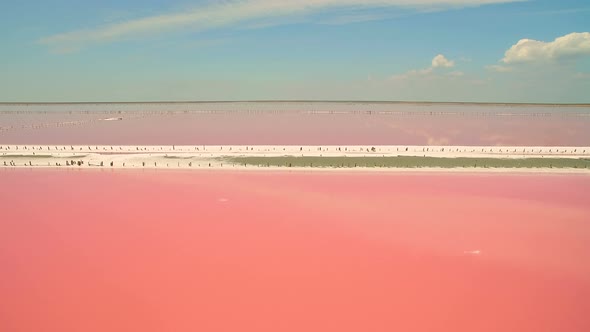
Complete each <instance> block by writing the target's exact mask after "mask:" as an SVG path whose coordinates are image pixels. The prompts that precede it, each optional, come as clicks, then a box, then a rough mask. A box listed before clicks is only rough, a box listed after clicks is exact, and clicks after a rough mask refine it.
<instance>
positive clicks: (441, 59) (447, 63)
mask: <svg viewBox="0 0 590 332" xmlns="http://www.w3.org/2000/svg"><path fill="white" fill-rule="evenodd" d="M454 66H455V61H451V60H449V59H447V58H446V57H445V56H444V55H442V54H439V55H437V56H435V57H434V59H432V68H452V67H454Z"/></svg>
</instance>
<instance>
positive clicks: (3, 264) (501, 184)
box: [0, 170, 590, 332]
mask: <svg viewBox="0 0 590 332" xmlns="http://www.w3.org/2000/svg"><path fill="white" fill-rule="evenodd" d="M0 183H1V184H2V190H0V206H1V209H0V331H10V332H17V331H59V332H69V331H101V332H102V331H145V332H149V331H256V332H260V331H343V332H347V331H453V332H462V331H465V332H466V331H469V332H472V331H535V332H539V331H590V316H588V308H590V204H589V202H590V177H587V176H561V175H551V176H547V175H544V176H536V175H467V174H452V175H446V174H428V175H426V174H421V175H408V174H362V173H356V174H344V173H336V174H328V173H312V174H308V173H254V172H253V173H232V172H205V171H203V172H180V171H179V172H173V171H170V172H162V171H146V172H132V171H63V170H47V171H42V170H34V171H29V170H2V171H0Z"/></svg>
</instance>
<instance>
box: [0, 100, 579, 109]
mask: <svg viewBox="0 0 590 332" xmlns="http://www.w3.org/2000/svg"><path fill="white" fill-rule="evenodd" d="M222 103H368V104H425V105H426V104H441V105H516V106H573V107H590V103H534V102H474V101H404V100H305V99H301V100H297V99H292V100H291V99H283V100H282V99H277V100H264V99H263V100H256V99H252V100H201V101H197V100H192V101H75V102H64V101H56V102H49V101H37V102H26V101H13V102H0V105H89V104H105V105H108V104H222Z"/></svg>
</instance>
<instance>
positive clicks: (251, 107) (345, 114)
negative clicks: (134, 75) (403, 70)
mask: <svg viewBox="0 0 590 332" xmlns="http://www.w3.org/2000/svg"><path fill="white" fill-rule="evenodd" d="M209 109H211V110H213V111H212V113H207V110H209ZM3 110H4V113H2V112H1V111H3ZM203 112H205V113H203ZM318 112H320V113H318ZM330 112H335V113H333V114H331V113H330ZM112 117H116V118H118V117H120V118H122V120H121V121H103V120H101V119H107V118H112ZM589 142H590V107H569V108H568V107H551V106H498V105H496V106H494V105H430V104H387V103H383V104H363V103H356V104H355V103H351V104H347V103H236V104H224V103H220V104H137V105H136V104H105V105H92V104H83V105H76V104H64V105H34V106H27V105H16V106H11V105H0V144H59V145H71V144H74V145H75V144H93V145H94V144H97V145H99V144H105V145H132V144H138V145H141V144H144V145H162V144H166V145H223V144H227V145H232V144H233V145H238V144H240V145H255V144H258V145H268V144H275V145H346V144H348V145H366V144H369V145H397V144H400V145H508V146H514V145H522V146H587V145H588V144H590V143H589Z"/></svg>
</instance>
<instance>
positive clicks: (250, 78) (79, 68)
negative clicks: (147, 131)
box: [0, 0, 590, 103]
mask: <svg viewBox="0 0 590 332" xmlns="http://www.w3.org/2000/svg"><path fill="white" fill-rule="evenodd" d="M0 31H2V32H1V33H0V42H1V43H2V48H1V52H0V101H66V102H67V101H162V100H285V99H289V100H292V99H318V100H407V101H409V100H412V101H483V102H550V103H554V102H555V103H590V33H589V31H590V3H588V1H582V0H563V1H554V0H552V1H547V0H530V1H511V0H413V1H411V0H364V1H363V0H282V1H278V0H224V1H188V0H181V1H164V0H142V1H139V0H132V1H121V0H119V1H114V0H107V1H85V2H82V1H76V0H54V1H51V2H49V1H31V0H21V1H18V2H16V1H11V2H7V3H3V4H2V5H1V9H0Z"/></svg>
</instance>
